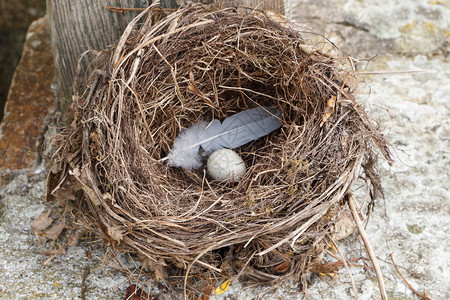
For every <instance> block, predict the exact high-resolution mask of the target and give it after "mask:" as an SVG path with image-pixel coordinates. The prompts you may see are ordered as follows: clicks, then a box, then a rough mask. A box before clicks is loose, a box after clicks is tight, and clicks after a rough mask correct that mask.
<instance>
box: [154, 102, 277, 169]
mask: <svg viewBox="0 0 450 300" xmlns="http://www.w3.org/2000/svg"><path fill="white" fill-rule="evenodd" d="M281 119H282V114H281V112H280V111H279V110H277V109H275V108H266V107H257V108H253V109H249V110H245V111H242V112H239V113H237V114H234V115H232V116H230V117H228V118H226V119H225V120H224V121H223V122H220V121H219V120H213V121H211V122H210V123H209V124H207V123H206V122H204V121H202V122H199V123H196V124H194V125H192V126H190V127H189V128H188V129H186V130H184V131H182V132H181V133H180V134H179V135H178V137H177V138H176V139H175V141H174V143H173V145H172V149H171V151H170V153H169V155H168V156H167V157H165V158H163V159H161V160H160V161H166V160H168V164H169V165H170V166H176V167H183V168H185V169H194V168H198V167H200V166H201V156H200V154H199V147H202V149H203V150H204V151H205V152H206V154H207V155H209V154H211V153H212V152H213V151H215V150H218V149H221V148H228V149H233V148H237V147H240V146H242V145H245V144H247V143H249V142H251V141H254V140H256V139H259V138H260V137H263V136H265V135H268V134H269V133H271V132H272V131H274V130H276V129H278V128H280V127H281Z"/></svg>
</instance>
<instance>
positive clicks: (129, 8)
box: [105, 6, 177, 14]
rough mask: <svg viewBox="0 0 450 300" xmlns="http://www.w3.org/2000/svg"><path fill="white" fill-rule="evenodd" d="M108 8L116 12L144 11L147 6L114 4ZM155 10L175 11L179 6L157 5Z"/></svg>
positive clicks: (107, 7)
mask: <svg viewBox="0 0 450 300" xmlns="http://www.w3.org/2000/svg"><path fill="white" fill-rule="evenodd" d="M105 8H106V9H108V10H110V11H112V12H116V13H119V14H121V13H123V12H124V11H144V10H145V8H133V7H112V6H105ZM155 10H162V11H164V10H167V11H175V10H177V8H160V7H155Z"/></svg>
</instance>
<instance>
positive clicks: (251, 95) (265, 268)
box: [49, 6, 389, 295]
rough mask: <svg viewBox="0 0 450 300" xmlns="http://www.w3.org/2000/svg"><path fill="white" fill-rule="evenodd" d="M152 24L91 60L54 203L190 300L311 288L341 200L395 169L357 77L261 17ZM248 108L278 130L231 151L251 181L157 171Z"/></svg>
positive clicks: (57, 169)
mask: <svg viewBox="0 0 450 300" xmlns="http://www.w3.org/2000/svg"><path fill="white" fill-rule="evenodd" d="M155 12H156V11H153V10H152V9H149V10H147V11H145V12H144V13H143V14H142V17H143V18H144V19H145V21H144V22H143V24H140V27H139V29H137V26H134V27H132V26H133V25H135V24H131V25H130V30H129V31H126V32H125V33H124V36H123V37H122V39H121V40H120V42H119V43H118V44H117V45H115V46H113V47H111V48H110V49H108V50H105V51H103V52H101V53H99V54H98V57H97V59H96V60H95V63H94V66H95V71H94V72H93V73H92V75H91V77H90V79H89V81H88V88H86V90H85V92H84V93H83V94H82V95H80V96H74V98H73V104H72V105H71V112H70V125H69V126H67V127H66V128H65V129H64V130H63V131H62V133H61V134H60V135H59V137H58V147H59V148H58V151H57V153H56V154H55V156H54V167H53V170H52V172H51V174H50V177H49V180H50V181H51V182H50V185H51V186H53V188H52V189H51V190H50V191H53V193H52V195H51V196H53V195H54V196H58V192H59V193H60V195H61V192H62V191H65V194H67V190H71V191H74V192H75V193H76V197H75V198H76V200H75V205H76V207H77V212H78V218H79V220H81V221H82V222H83V223H84V225H85V226H86V227H88V228H90V229H91V230H93V231H95V230H97V231H98V230H101V231H102V232H103V234H104V236H105V238H106V239H107V240H108V241H109V242H110V243H111V245H112V246H113V247H114V248H115V249H116V250H118V251H127V252H131V253H135V254H137V257H139V258H140V259H141V260H143V263H144V267H147V266H148V267H150V269H151V270H154V271H156V274H157V276H161V277H165V273H166V272H167V274H168V276H172V275H183V276H184V275H186V274H187V276H186V277H185V279H186V281H185V282H184V283H183V280H184V279H180V280H178V281H177V280H176V279H170V280H168V281H170V282H172V283H173V282H178V284H179V285H178V287H179V288H182V287H183V284H186V287H187V290H188V291H189V292H191V295H195V294H196V293H197V292H202V291H203V290H204V288H205V287H204V285H208V284H212V285H214V286H216V285H217V284H218V283H220V282H221V281H222V280H223V279H225V278H230V277H231V278H236V277H237V276H238V277H239V280H241V281H243V282H256V283H269V282H270V283H278V282H280V281H281V280H284V279H286V278H290V279H295V280H300V281H301V282H302V283H303V287H304V288H306V272H307V271H308V270H309V268H310V265H311V263H313V262H315V261H316V260H317V259H318V257H319V256H320V254H321V253H322V252H323V249H324V247H325V246H326V244H327V240H326V238H325V237H326V235H327V234H331V233H332V232H333V224H334V223H335V222H336V221H337V220H338V218H339V216H340V213H341V212H342V210H343V209H344V204H345V198H344V196H345V194H346V193H347V192H348V191H349V189H350V187H351V186H352V184H353V183H354V182H355V181H356V180H357V179H358V178H359V177H363V178H364V179H365V180H366V181H367V184H372V186H373V189H374V191H375V190H380V186H379V178H378V175H377V173H376V170H375V165H374V161H375V160H376V157H377V154H376V153H375V149H378V151H379V153H382V155H384V156H385V157H386V158H387V159H389V153H388V150H387V144H386V141H385V140H384V138H383V137H382V136H381V134H380V133H379V132H378V131H377V129H376V128H375V127H374V125H373V124H372V123H371V122H370V120H369V118H368V117H367V115H366V113H365V112H364V110H363V109H362V108H361V106H360V105H359V104H357V102H356V101H355V99H354V98H353V96H352V93H353V92H354V90H353V87H352V85H355V84H354V82H356V79H355V74H354V73H353V72H352V71H351V70H344V69H342V68H341V67H340V66H341V63H342V59H340V58H337V57H331V56H329V55H326V54H323V53H321V52H320V51H312V52H311V51H306V50H305V49H306V46H305V45H304V41H303V40H302V37H301V36H300V34H299V33H298V32H297V31H294V30H292V29H289V28H285V27H284V26H282V25H280V24H279V23H277V22H275V21H274V20H273V19H271V18H270V17H268V16H267V15H265V13H263V12H261V11H251V10H248V9H244V8H242V9H235V8H229V9H224V10H220V11H208V10H206V9H204V8H203V7H201V6H193V7H190V8H185V9H181V10H178V11H176V12H174V13H173V14H171V15H169V16H167V17H165V18H163V19H161V20H159V21H157V22H154V20H155ZM153 23H154V24H153ZM131 29H132V30H131ZM334 97H335V99H336V103H335V107H334V109H333V107H332V105H331V104H332V103H331V102H332V101H331V102H329V100H330V99H334ZM256 106H270V107H276V108H277V109H279V110H280V111H281V112H282V113H283V126H282V128H281V129H280V130H277V131H275V132H273V133H272V134H270V135H269V136H266V137H264V138H261V139H259V140H257V141H254V142H252V143H249V144H247V145H245V146H242V147H240V148H239V149H237V152H238V153H239V154H240V155H241V157H243V159H244V161H245V163H246V165H247V167H248V169H247V172H246V174H245V176H244V177H243V179H241V180H240V181H239V182H238V183H235V184H230V183H228V184H226V183H221V182H217V181H213V180H211V178H210V177H209V176H208V175H206V172H205V171H204V170H203V169H199V170H196V171H187V170H184V169H180V168H172V167H168V166H167V165H166V164H164V163H161V162H158V160H159V159H161V158H163V157H165V156H166V155H167V154H168V152H169V150H170V148H171V145H172V143H173V141H174V139H175V137H176V136H177V135H178V133H179V132H180V130H181V129H182V128H186V127H189V126H190V125H191V124H193V123H194V122H196V121H198V120H200V119H204V120H211V119H213V118H215V119H221V120H223V119H224V118H226V117H227V116H230V115H232V114H234V113H236V112H239V111H242V110H245V109H248V108H253V107H256ZM326 113H329V116H330V117H329V119H328V120H326V122H325V123H324V124H323V125H321V123H322V122H323V121H324V115H325V114H326ZM57 184H59V185H58V187H56V185H57ZM60 197H61V196H60ZM174 267H175V268H174ZM163 269H164V270H163ZM173 278H183V277H182V276H181V277H173ZM199 283H204V284H203V286H200V285H199ZM175 286H176V285H174V287H175Z"/></svg>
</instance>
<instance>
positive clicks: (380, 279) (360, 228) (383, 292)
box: [348, 194, 387, 300]
mask: <svg viewBox="0 0 450 300" xmlns="http://www.w3.org/2000/svg"><path fill="white" fill-rule="evenodd" d="M348 206H349V207H350V210H351V212H352V215H353V219H354V220H355V223H356V227H357V228H358V231H359V235H360V236H361V239H362V240H363V242H364V246H366V250H367V254H369V257H370V260H371V261H372V264H373V267H374V268H375V274H376V275H377V279H378V286H379V287H380V293H381V299H382V300H387V293H386V288H385V286H384V280H383V274H382V273H381V269H380V265H379V264H378V259H377V256H376V255H375V252H374V251H373V248H372V245H371V244H370V241H369V238H368V237H367V233H366V231H365V230H364V225H363V224H362V222H361V219H360V218H359V215H358V211H357V210H356V207H355V200H354V199H353V195H351V194H349V195H348Z"/></svg>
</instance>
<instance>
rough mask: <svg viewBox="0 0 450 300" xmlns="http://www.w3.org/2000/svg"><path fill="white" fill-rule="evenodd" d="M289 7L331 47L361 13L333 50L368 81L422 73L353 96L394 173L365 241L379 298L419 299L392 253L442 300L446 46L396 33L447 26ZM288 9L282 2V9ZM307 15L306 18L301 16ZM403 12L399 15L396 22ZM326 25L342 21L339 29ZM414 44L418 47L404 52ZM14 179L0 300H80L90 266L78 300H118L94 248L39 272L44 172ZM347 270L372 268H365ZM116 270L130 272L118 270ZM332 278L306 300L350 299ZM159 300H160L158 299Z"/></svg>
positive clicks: (349, 251) (87, 246) (386, 10)
mask: <svg viewBox="0 0 450 300" xmlns="http://www.w3.org/2000/svg"><path fill="white" fill-rule="evenodd" d="M298 3H299V5H300V6H299V7H297V8H295V9H294V10H293V11H292V15H293V16H295V17H296V18H300V16H302V17H301V19H299V20H305V16H308V15H310V16H312V17H311V18H310V19H309V21H308V24H307V25H308V26H310V27H312V28H318V30H322V29H323V32H325V33H327V34H329V35H330V36H331V37H332V39H335V41H339V40H340V39H339V37H342V36H346V35H347V33H348V31H349V30H352V28H353V27H352V26H350V25H345V24H349V23H346V22H350V24H352V23H354V22H353V21H355V20H358V19H359V18H360V17H361V15H363V13H364V11H365V10H367V12H366V14H365V16H364V17H363V18H362V19H361V21H360V24H364V28H365V29H366V30H355V29H353V31H352V33H351V34H350V35H349V36H348V37H347V38H346V39H345V42H343V43H341V44H340V46H342V47H343V48H344V49H346V51H347V52H350V53H351V54H353V55H355V56H357V57H368V56H373V55H378V57H377V58H375V59H373V60H372V61H371V62H370V63H369V64H368V65H367V69H368V70H377V71H396V70H417V69H422V70H425V72H422V73H415V74H397V75H392V74H380V75H371V76H367V75H366V76H367V77H366V84H365V85H364V86H363V88H362V89H361V91H360V93H359V99H360V101H361V102H363V103H364V104H365V106H366V107H367V109H368V110H369V112H370V113H371V115H372V116H373V117H374V118H375V119H377V120H378V122H379V123H380V126H381V127H382V128H384V131H385V134H386V135H387V136H388V138H389V140H390V141H391V142H392V143H393V144H394V145H395V146H396V148H397V150H396V155H395V156H396V158H397V163H396V164H395V165H394V166H392V167H389V166H388V165H387V164H386V163H385V162H381V172H382V175H383V182H382V183H383V186H384V188H385V199H384V200H382V199H381V200H379V201H378V202H377V205H376V206H375V210H374V211H373V212H372V214H371V217H370V221H369V222H368V225H367V228H366V230H367V232H368V234H369V237H370V239H371V242H372V245H373V247H374V249H375V252H376V254H377V256H378V258H379V259H380V265H381V268H382V271H383V273H384V275H385V281H386V286H387V291H388V295H389V299H395V300H396V299H411V300H414V299H419V298H418V297H417V296H415V295H414V294H413V293H412V292H411V291H410V290H409V288H408V287H407V286H406V285H405V283H404V282H403V281H402V279H401V278H400V277H399V276H398V274H397V272H396V271H395V269H394V268H393V266H392V263H391V262H390V258H389V255H390V253H392V254H393V257H394V259H395V262H396V264H398V265H399V266H400V271H401V272H402V273H403V275H404V276H405V277H406V278H407V280H408V281H409V282H410V284H411V285H412V286H413V287H414V288H415V289H416V290H418V291H419V292H423V291H424V290H425V291H427V292H428V293H429V294H430V296H431V299H433V300H435V299H438V300H444V299H450V292H449V288H448V287H449V286H450V279H449V278H450V274H449V272H450V254H449V251H448V249H449V247H450V236H449V232H450V211H449V210H450V205H449V189H450V179H449V175H448V170H449V168H450V160H449V156H450V154H449V149H450V147H449V146H450V145H449V143H450V124H449V123H450V112H449V111H450V110H449V106H450V98H449V95H450V71H449V70H450V63H449V61H448V57H447V56H446V54H445V51H444V50H445V47H446V46H445V45H447V47H448V44H445V42H444V40H443V38H442V37H443V36H440V35H439V34H440V33H439V34H438V36H430V35H429V34H428V32H426V31H422V30H418V29H417V28H419V29H420V28H421V27H420V26H419V25H415V26H419V27H417V28H416V27H414V28H416V29H414V30H418V31H414V30H412V31H411V32H408V31H404V32H402V31H401V28H402V26H404V25H406V24H410V23H412V22H413V20H417V23H416V24H424V23H425V22H435V26H436V28H440V29H445V24H446V22H448V20H450V18H449V8H448V7H447V6H448V4H447V3H448V2H444V1H415V0H405V1H402V2H394V3H382V2H375V1H372V0H361V1H353V0H349V1H344V0H339V1H336V2H333V5H331V2H330V1H328V2H326V1H302V2H298ZM295 5H296V3H294V2H293V3H291V7H295ZM309 5H310V6H311V7H310V10H309V11H306V12H305V10H304V9H300V8H301V7H302V6H304V7H307V6H309ZM327 5H328V6H327ZM446 5H447V6H446ZM421 7H424V8H425V10H424V9H422V8H421ZM433 10H438V11H439V12H440V14H441V17H440V18H437V19H436V21H433V20H434V19H433V18H434V15H435V14H437V13H435V12H429V13H425V12H424V11H433ZM403 12H407V13H405V14H406V15H405V16H403V15H402V13H403ZM351 20H353V21H351ZM335 21H337V22H341V21H342V22H344V25H343V24H337V23H336V22H335ZM447 28H448V27H447ZM438 32H441V31H440V30H438ZM415 44H417V45H416V46H417V47H415V46H414V47H413V45H415ZM439 49H441V50H439ZM442 49H444V50H442ZM12 177H13V178H12V181H11V182H10V183H9V184H7V185H6V187H5V188H3V189H0V254H1V255H0V274H2V276H1V277H0V298H1V299H36V298H37V299H39V298H40V299H76V298H79V297H80V295H81V282H82V276H83V273H84V270H85V268H86V267H87V266H90V269H91V272H90V274H89V275H88V276H87V279H86V284H87V287H88V290H87V291H86V299H123V295H124V293H125V289H126V287H127V286H128V284H129V283H128V282H127V280H126V278H125V276H123V274H121V273H120V272H119V271H117V270H116V269H114V268H112V264H108V265H107V266H104V264H103V263H104V262H111V258H110V256H109V255H108V253H105V251H104V250H103V249H102V247H101V246H102V245H101V243H99V242H97V241H95V240H87V241H84V242H83V243H81V244H79V245H78V246H75V247H72V248H69V249H68V250H67V255H65V256H58V257H56V258H55V259H54V260H52V261H51V262H48V263H47V264H44V263H45V262H46V261H47V260H48V257H45V256H44V255H41V254H40V253H39V250H40V249H42V248H40V246H39V244H38V242H37V240H36V238H35V237H34V236H33V234H32V233H31V231H30V225H31V223H32V221H33V220H34V219H36V218H37V216H38V215H39V214H40V213H41V212H42V211H44V209H45V206H44V204H43V195H44V182H45V174H44V171H43V169H42V167H38V168H36V169H34V170H33V171H32V172H24V171H22V172H19V173H18V175H17V174H14V175H12ZM355 193H356V194H357V198H358V199H359V200H362V199H364V193H365V191H364V190H362V189H361V188H358V187H355ZM339 248H340V250H341V251H342V252H343V253H344V255H345V256H346V257H347V258H349V259H350V258H359V257H363V258H367V254H366V253H365V251H364V247H363V246H362V245H361V242H360V241H359V239H358V238H357V236H356V235H355V234H354V235H352V236H350V237H349V238H347V239H345V240H342V241H341V242H340V243H339ZM87 253H91V254H90V255H87ZM325 258H326V259H329V260H330V261H333V259H332V258H330V257H325ZM355 264H357V265H366V266H370V262H369V261H367V260H364V261H363V260H359V261H357V262H355ZM124 265H126V266H128V267H132V266H133V264H132V262H130V261H128V260H127V259H124ZM352 274H353V277H354V279H355V284H356V286H357V291H358V296H359V299H380V296H379V291H378V287H377V282H376V279H375V276H374V273H373V272H372V271H371V270H370V269H369V268H367V267H364V266H353V267H352ZM337 275H338V278H337V279H335V278H332V277H330V276H318V275H313V276H311V277H310V279H309V282H310V285H309V289H308V299H314V300H316V299H317V300H318V299H354V298H353V296H352V294H353V292H352V288H351V284H350V279H349V276H348V274H347V272H346V270H345V268H342V269H341V270H340V271H339V272H338V274H337ZM145 280H146V278H142V281H143V284H142V285H143V286H145V287H147V288H151V289H152V293H157V291H158V290H157V289H153V288H154V287H155V286H156V284H154V283H151V282H149V281H145ZM262 291H263V288H249V289H243V288H242V287H240V286H239V285H234V286H232V287H230V288H229V289H228V291H226V292H225V293H223V294H221V295H217V296H214V297H211V298H212V299H229V300H232V299H255V298H256V297H257V295H259V294H260V293H261V292H262ZM160 298H161V299H167V298H166V295H162V296H160ZM173 299H179V298H173ZM262 299H270V300H272V299H273V300H275V299H286V300H290V299H292V300H293V299H304V295H302V294H300V293H299V292H298V287H297V286H295V285H294V284H291V283H289V282H286V284H284V285H283V287H281V288H279V289H276V290H274V291H271V292H269V293H268V294H266V295H265V296H264V297H262Z"/></svg>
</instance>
